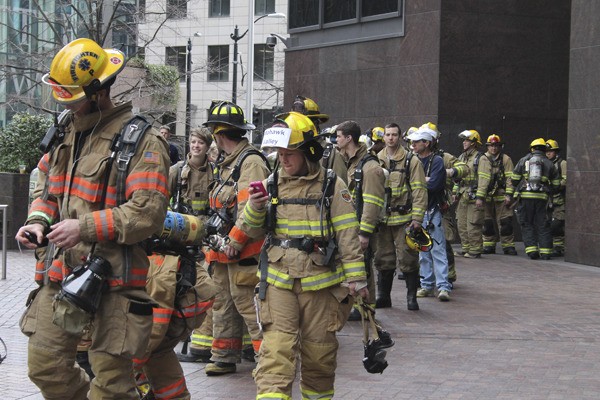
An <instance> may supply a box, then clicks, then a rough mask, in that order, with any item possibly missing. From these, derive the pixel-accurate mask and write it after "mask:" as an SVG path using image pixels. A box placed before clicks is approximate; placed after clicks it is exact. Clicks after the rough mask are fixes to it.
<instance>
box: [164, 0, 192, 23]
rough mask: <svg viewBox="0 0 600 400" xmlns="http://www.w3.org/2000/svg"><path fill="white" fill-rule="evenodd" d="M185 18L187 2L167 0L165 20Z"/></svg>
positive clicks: (185, 0) (183, 0)
mask: <svg viewBox="0 0 600 400" xmlns="http://www.w3.org/2000/svg"><path fill="white" fill-rule="evenodd" d="M185 17H187V0H167V18H171V19H181V18H185Z"/></svg>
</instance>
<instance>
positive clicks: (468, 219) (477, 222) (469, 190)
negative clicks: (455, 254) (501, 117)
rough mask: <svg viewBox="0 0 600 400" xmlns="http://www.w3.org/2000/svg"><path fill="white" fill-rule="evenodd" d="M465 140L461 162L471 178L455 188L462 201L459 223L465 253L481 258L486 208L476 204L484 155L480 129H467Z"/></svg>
mask: <svg viewBox="0 0 600 400" xmlns="http://www.w3.org/2000/svg"><path fill="white" fill-rule="evenodd" d="M458 137H459V138H461V139H462V140H463V143H462V144H463V152H462V153H461V155H460V156H458V159H459V160H460V161H462V162H464V163H465V164H467V167H468V168H469V173H468V175H467V176H465V177H464V178H462V179H461V180H460V181H459V182H458V183H456V184H455V185H454V189H453V191H454V195H455V196H456V197H457V198H458V206H457V208H456V220H457V222H458V234H459V236H460V241H461V246H462V253H463V256H464V257H466V258H481V253H482V251H483V238H482V237H481V230H482V228H483V219H484V209H483V205H480V206H477V204H475V199H476V193H477V182H478V178H477V173H478V171H477V169H478V166H479V160H480V158H481V155H482V153H480V152H479V150H478V149H477V147H478V146H479V145H481V137H480V136H479V132H477V131H476V130H473V129H471V130H465V131H462V132H461V133H459V134H458Z"/></svg>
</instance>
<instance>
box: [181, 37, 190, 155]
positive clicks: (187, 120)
mask: <svg viewBox="0 0 600 400" xmlns="http://www.w3.org/2000/svg"><path fill="white" fill-rule="evenodd" d="M185 89H186V96H185V140H184V145H183V159H184V160H187V154H188V147H189V146H188V143H189V140H190V125H191V124H192V121H191V119H192V38H189V39H188V42H187V60H186V67H185Z"/></svg>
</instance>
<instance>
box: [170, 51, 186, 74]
mask: <svg viewBox="0 0 600 400" xmlns="http://www.w3.org/2000/svg"><path fill="white" fill-rule="evenodd" d="M165 56H166V57H165V58H166V62H165V64H166V65H171V66H173V67H177V71H179V73H180V74H181V75H185V72H186V71H185V69H186V67H187V60H186V57H187V49H186V46H175V47H166V54H165Z"/></svg>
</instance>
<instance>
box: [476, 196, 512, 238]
mask: <svg viewBox="0 0 600 400" xmlns="http://www.w3.org/2000/svg"><path fill="white" fill-rule="evenodd" d="M512 216H513V210H512V208H509V207H507V206H506V205H505V204H504V201H487V202H486V203H485V221H484V228H483V246H484V247H494V248H495V247H496V243H497V242H498V239H500V243H501V245H502V248H503V249H505V248H507V247H515V235H514V233H513V220H512Z"/></svg>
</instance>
